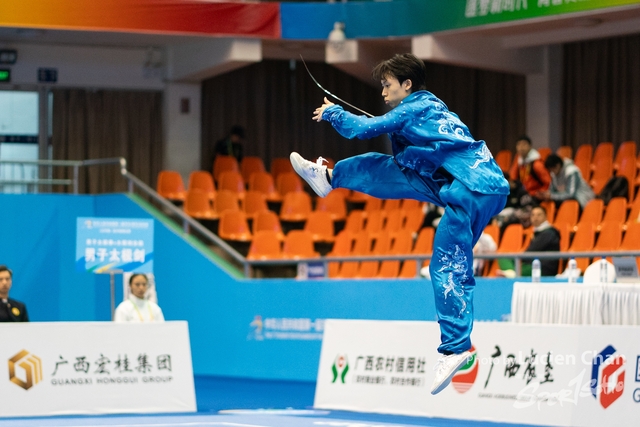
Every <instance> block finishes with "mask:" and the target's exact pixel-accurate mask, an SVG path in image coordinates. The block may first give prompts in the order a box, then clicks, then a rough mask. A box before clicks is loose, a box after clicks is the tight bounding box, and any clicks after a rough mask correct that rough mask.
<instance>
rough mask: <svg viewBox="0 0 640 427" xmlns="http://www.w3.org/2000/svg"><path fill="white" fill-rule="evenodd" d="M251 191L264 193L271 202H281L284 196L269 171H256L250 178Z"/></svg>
mask: <svg viewBox="0 0 640 427" xmlns="http://www.w3.org/2000/svg"><path fill="white" fill-rule="evenodd" d="M249 191H259V192H261V193H264V195H265V196H266V197H267V201H269V202H281V201H282V196H281V195H280V193H278V191H277V190H276V186H275V183H274V181H273V176H272V175H271V174H270V173H269V172H254V173H252V174H251V177H250V178H249Z"/></svg>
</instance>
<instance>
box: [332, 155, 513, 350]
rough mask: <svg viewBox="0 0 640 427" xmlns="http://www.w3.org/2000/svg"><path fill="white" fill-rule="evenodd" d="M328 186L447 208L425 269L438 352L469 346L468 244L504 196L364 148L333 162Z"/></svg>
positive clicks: (470, 289) (470, 279)
mask: <svg viewBox="0 0 640 427" xmlns="http://www.w3.org/2000/svg"><path fill="white" fill-rule="evenodd" d="M331 185H332V187H333V188H348V189H351V190H356V191H360V192H363V193H366V194H369V195H371V196H374V197H378V198H381V199H416V200H420V201H425V202H431V203H434V204H436V205H438V206H443V207H446V209H445V213H444V215H443V216H442V218H441V219H440V223H439V224H438V228H437V230H436V233H435V238H434V242H433V247H434V251H433V257H432V259H431V264H430V266H429V270H430V272H431V283H432V285H433V293H434V298H435V305H436V312H437V313H438V323H439V324H440V333H441V336H440V339H441V345H440V346H439V347H438V351H439V352H440V353H444V354H449V353H461V352H463V351H465V350H468V349H469V348H471V339H470V335H471V329H472V327H473V292H474V290H475V285H476V282H475V279H474V278H473V246H474V245H475V244H476V242H477V241H478V239H479V238H480V235H481V234H482V232H483V230H484V228H485V226H486V225H487V224H488V223H489V221H490V220H491V217H493V216H494V215H496V214H498V213H499V212H500V211H501V210H502V209H503V208H504V205H505V203H506V196H504V195H499V194H482V193H478V192H474V191H471V190H469V189H468V188H467V187H465V186H464V185H463V184H462V183H460V182H459V181H457V180H456V179H455V178H453V177H451V176H445V175H442V174H440V173H436V174H434V176H433V179H428V178H423V177H421V176H420V175H418V173H417V172H416V171H414V170H412V169H408V168H402V167H400V166H399V165H398V164H397V163H396V162H395V161H394V159H393V156H389V155H384V154H380V153H367V154H363V155H359V156H354V157H350V158H347V159H345V160H342V161H339V162H338V163H336V165H335V168H334V170H333V178H332V182H331Z"/></svg>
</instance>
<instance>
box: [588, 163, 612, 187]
mask: <svg viewBox="0 0 640 427" xmlns="http://www.w3.org/2000/svg"><path fill="white" fill-rule="evenodd" d="M591 167H592V170H593V172H592V173H591V179H590V180H589V185H590V186H591V188H592V189H593V192H594V193H596V195H598V194H600V192H601V191H602V189H603V188H604V186H605V185H607V182H609V180H610V179H611V177H612V176H613V160H612V159H611V158H610V157H606V156H602V157H594V160H593V163H592V164H591Z"/></svg>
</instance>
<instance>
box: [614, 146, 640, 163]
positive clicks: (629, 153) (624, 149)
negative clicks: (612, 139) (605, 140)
mask: <svg viewBox="0 0 640 427" xmlns="http://www.w3.org/2000/svg"><path fill="white" fill-rule="evenodd" d="M637 154H638V147H637V144H636V142H635V141H624V142H623V143H622V144H620V146H619V147H618V151H616V157H615V158H614V159H613V170H618V169H620V164H621V163H622V159H633V160H635V159H636V155H637Z"/></svg>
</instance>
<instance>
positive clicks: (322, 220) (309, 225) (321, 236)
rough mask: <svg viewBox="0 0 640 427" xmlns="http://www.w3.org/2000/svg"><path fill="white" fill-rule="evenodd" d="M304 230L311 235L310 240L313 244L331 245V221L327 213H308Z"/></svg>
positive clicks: (333, 238) (333, 237) (332, 237)
mask: <svg viewBox="0 0 640 427" xmlns="http://www.w3.org/2000/svg"><path fill="white" fill-rule="evenodd" d="M304 229H305V230H307V231H308V232H310V233H311V238H312V239H313V241H314V243H315V242H327V243H333V241H334V240H335V236H334V234H333V219H332V218H331V214H330V213H329V212H322V211H313V212H311V213H309V217H308V218H307V222H306V223H305V224H304Z"/></svg>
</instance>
